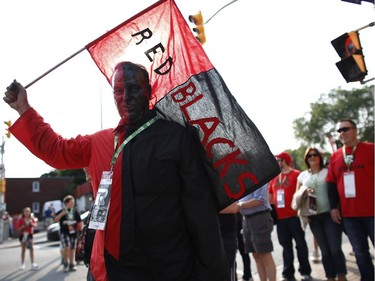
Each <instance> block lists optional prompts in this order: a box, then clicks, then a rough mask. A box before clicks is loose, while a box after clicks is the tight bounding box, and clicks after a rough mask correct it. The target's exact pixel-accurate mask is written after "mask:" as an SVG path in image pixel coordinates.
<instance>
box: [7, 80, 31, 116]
mask: <svg viewBox="0 0 375 281" xmlns="http://www.w3.org/2000/svg"><path fill="white" fill-rule="evenodd" d="M3 100H4V101H5V102H6V103H7V104H9V106H10V107H11V108H13V109H14V110H16V111H17V112H18V113H19V115H22V114H23V113H25V112H26V111H27V110H28V109H29V108H30V107H31V106H30V105H29V102H28V100H27V93H26V89H25V88H24V87H23V86H22V85H21V84H20V83H18V82H17V81H16V80H14V81H13V82H12V84H10V85H9V87H7V90H6V92H5V93H4V97H3Z"/></svg>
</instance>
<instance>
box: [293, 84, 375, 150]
mask: <svg viewBox="0 0 375 281" xmlns="http://www.w3.org/2000/svg"><path fill="white" fill-rule="evenodd" d="M310 108H311V110H310V112H308V113H306V114H305V116H304V117H300V118H298V119H295V120H294V121H293V129H294V134H295V137H296V139H297V140H299V141H300V142H301V144H302V146H303V147H305V148H306V147H308V146H316V147H318V148H321V149H325V148H327V147H329V150H330V145H329V143H328V142H327V140H328V139H327V136H329V135H331V136H332V137H333V138H334V139H335V140H336V141H337V143H338V142H339V141H338V137H339V136H338V134H337V132H336V129H337V123H338V122H339V120H340V119H343V118H350V119H353V120H354V121H355V122H356V123H357V126H358V138H359V139H360V140H362V141H369V142H374V86H365V87H363V88H362V89H352V90H351V91H347V90H342V89H341V88H338V89H336V90H332V91H331V92H330V93H328V94H322V95H321V96H320V97H319V99H318V101H317V102H315V103H311V104H310Z"/></svg>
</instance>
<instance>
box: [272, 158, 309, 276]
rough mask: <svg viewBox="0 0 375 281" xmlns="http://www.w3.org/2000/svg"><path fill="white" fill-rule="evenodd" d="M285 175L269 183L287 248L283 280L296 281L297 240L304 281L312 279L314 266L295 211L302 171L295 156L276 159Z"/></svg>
mask: <svg viewBox="0 0 375 281" xmlns="http://www.w3.org/2000/svg"><path fill="white" fill-rule="evenodd" d="M275 157H276V160H277V162H278V163H279V166H280V169H281V173H280V174H279V175H278V176H276V177H275V178H274V179H272V180H271V182H270V184H269V192H270V200H271V203H273V204H275V210H276V213H277V218H278V219H277V224H276V225H277V237H278V240H279V243H280V245H281V246H282V247H283V271H282V278H283V279H282V280H285V281H290V280H295V277H294V273H295V269H294V251H293V240H294V241H295V243H296V250H297V258H298V262H299V268H298V271H299V273H300V274H301V275H302V280H311V276H310V275H311V266H310V262H309V250H308V247H307V243H306V240H305V231H304V230H303V229H302V226H301V222H300V219H299V217H298V216H297V212H296V211H295V210H293V209H292V207H291V203H292V199H293V195H294V193H295V191H296V187H297V177H298V175H299V174H300V172H301V171H299V170H297V169H293V168H292V167H291V164H292V157H291V156H290V154H289V153H287V152H285V151H284V152H282V153H280V154H278V155H276V156H275Z"/></svg>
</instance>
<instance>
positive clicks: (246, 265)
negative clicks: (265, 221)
mask: <svg viewBox="0 0 375 281" xmlns="http://www.w3.org/2000/svg"><path fill="white" fill-rule="evenodd" d="M243 239H244V237H243V216H242V214H241V213H240V212H238V213H237V241H238V252H239V253H240V255H241V259H242V265H243V275H242V280H244V281H253V275H252V273H251V259H250V254H249V253H246V252H245V243H244V241H243ZM236 280H238V278H236Z"/></svg>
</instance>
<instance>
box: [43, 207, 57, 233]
mask: <svg viewBox="0 0 375 281" xmlns="http://www.w3.org/2000/svg"><path fill="white" fill-rule="evenodd" d="M54 218H55V208H54V207H53V204H52V203H51V205H49V206H48V208H47V209H46V210H45V211H44V226H45V228H46V229H47V227H48V226H49V225H50V224H52V223H53V222H54Z"/></svg>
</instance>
